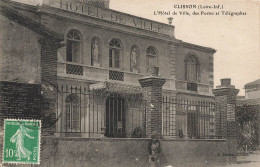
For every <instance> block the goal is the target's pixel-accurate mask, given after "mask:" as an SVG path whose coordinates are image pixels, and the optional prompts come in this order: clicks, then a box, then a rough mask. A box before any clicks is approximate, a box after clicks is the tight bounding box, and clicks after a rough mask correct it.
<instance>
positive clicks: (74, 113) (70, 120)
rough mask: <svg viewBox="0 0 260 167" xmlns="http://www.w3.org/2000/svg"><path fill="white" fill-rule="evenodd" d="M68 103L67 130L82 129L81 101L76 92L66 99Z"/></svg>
mask: <svg viewBox="0 0 260 167" xmlns="http://www.w3.org/2000/svg"><path fill="white" fill-rule="evenodd" d="M65 103H66V130H67V132H77V131H79V130H80V121H79V120H80V112H79V111H80V103H79V98H78V96H77V95H76V94H70V95H68V96H67V98H66V99H65Z"/></svg>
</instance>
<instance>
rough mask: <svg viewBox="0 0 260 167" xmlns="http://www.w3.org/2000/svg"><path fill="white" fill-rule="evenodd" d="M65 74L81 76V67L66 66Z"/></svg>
mask: <svg viewBox="0 0 260 167" xmlns="http://www.w3.org/2000/svg"><path fill="white" fill-rule="evenodd" d="M66 73H67V74H73V75H83V67H82V66H79V65H73V64H67V65H66Z"/></svg>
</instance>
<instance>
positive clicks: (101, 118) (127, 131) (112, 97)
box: [56, 85, 146, 137]
mask: <svg viewBox="0 0 260 167" xmlns="http://www.w3.org/2000/svg"><path fill="white" fill-rule="evenodd" d="M89 92H90V91H89V90H88V87H81V86H78V87H77V86H76V87H73V86H67V85H62V86H61V94H60V95H59V96H58V110H57V117H60V119H59V120H58V126H57V130H56V131H57V133H60V134H61V135H63V136H73V137H103V136H106V137H143V136H144V133H145V132H144V120H145V110H146V107H145V103H143V100H142V96H140V94H131V95H126V94H118V93H113V92H105V91H102V92H91V93H89Z"/></svg>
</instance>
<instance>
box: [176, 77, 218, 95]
mask: <svg viewBox="0 0 260 167" xmlns="http://www.w3.org/2000/svg"><path fill="white" fill-rule="evenodd" d="M176 89H177V91H180V92H185V93H192V94H203V95H213V94H212V92H211V89H212V88H211V87H210V85H207V84H203V83H194V82H187V81H184V80H176Z"/></svg>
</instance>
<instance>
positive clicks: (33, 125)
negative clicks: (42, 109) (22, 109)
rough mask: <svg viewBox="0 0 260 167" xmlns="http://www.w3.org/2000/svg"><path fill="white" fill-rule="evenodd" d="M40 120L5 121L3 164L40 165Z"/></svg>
mask: <svg viewBox="0 0 260 167" xmlns="http://www.w3.org/2000/svg"><path fill="white" fill-rule="evenodd" d="M40 135H41V121H40V120H25V119H17V120H16V119H5V120H4V148H3V163H16V164H40V139H41V138H40Z"/></svg>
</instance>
